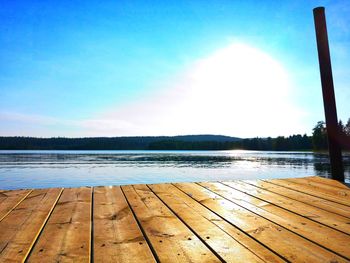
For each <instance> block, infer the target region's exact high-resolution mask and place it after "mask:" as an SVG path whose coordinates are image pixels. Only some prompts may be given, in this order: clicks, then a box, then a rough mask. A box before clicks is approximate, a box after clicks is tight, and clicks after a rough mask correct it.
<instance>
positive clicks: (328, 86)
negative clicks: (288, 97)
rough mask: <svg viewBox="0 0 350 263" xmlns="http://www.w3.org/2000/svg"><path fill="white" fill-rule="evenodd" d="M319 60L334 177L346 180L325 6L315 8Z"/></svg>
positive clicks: (342, 180)
mask: <svg viewBox="0 0 350 263" xmlns="http://www.w3.org/2000/svg"><path fill="white" fill-rule="evenodd" d="M313 13H314V21H315V30H316V40H317V50H318V60H319V64H320V74H321V83H322V94H323V105H324V112H325V115H326V126H327V134H328V149H329V158H330V162H331V170H332V178H333V179H335V180H338V181H341V182H344V170H343V160H342V153H341V147H340V142H339V135H340V134H339V126H338V118H337V108H336V104H335V96H334V87H333V76H332V66H331V58H330V53H329V46H328V35H327V26H326V17H325V10H324V7H317V8H315V9H314V10H313Z"/></svg>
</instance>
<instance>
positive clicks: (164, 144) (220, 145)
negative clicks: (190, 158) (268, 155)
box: [149, 134, 312, 151]
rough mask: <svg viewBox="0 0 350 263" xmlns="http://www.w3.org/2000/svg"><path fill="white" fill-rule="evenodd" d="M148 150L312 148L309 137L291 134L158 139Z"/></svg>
mask: <svg viewBox="0 0 350 263" xmlns="http://www.w3.org/2000/svg"><path fill="white" fill-rule="evenodd" d="M149 149H150V150H169V149H171V150H233V149H244V150H261V151H304V150H311V149H312V140H311V137H309V136H307V135H306V134H305V135H292V136H289V137H283V136H279V137H277V138H270V137H269V138H251V139H242V140H238V141H230V142H229V141H224V142H217V141H199V142H191V141H187V142H185V141H181V140H160V141H155V142H152V143H150V145H149Z"/></svg>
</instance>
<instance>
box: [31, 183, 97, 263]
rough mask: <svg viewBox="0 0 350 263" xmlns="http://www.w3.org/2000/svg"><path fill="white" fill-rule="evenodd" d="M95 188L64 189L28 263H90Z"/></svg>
mask: <svg viewBox="0 0 350 263" xmlns="http://www.w3.org/2000/svg"><path fill="white" fill-rule="evenodd" d="M90 223H91V188H89V187H81V188H68V189H64V191H63V193H62V195H61V197H60V199H59V201H58V203H57V204H56V207H55V209H54V210H53V212H52V214H51V216H50V218H49V220H48V222H47V224H46V226H45V228H44V229H43V231H42V233H41V235H40V236H39V238H38V241H37V242H36V244H35V245H34V248H33V250H32V252H31V253H30V255H29V258H28V262H42V260H43V259H44V260H45V261H46V262H89V261H90V237H91V224H90Z"/></svg>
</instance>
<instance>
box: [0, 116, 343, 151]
mask: <svg viewBox="0 0 350 263" xmlns="http://www.w3.org/2000/svg"><path fill="white" fill-rule="evenodd" d="M339 130H340V136H339V141H340V143H341V145H342V148H343V150H350V119H349V120H348V121H347V123H346V124H345V125H344V124H343V122H342V121H340V122H339ZM327 147H328V145H327V129H326V126H325V123H324V122H323V121H319V122H318V123H317V124H316V126H315V127H314V128H313V132H312V136H307V135H306V134H304V135H301V134H297V135H291V136H288V137H284V136H279V137H276V138H271V137H268V138H258V137H257V138H249V139H240V138H236V137H229V136H222V135H184V136H172V137H169V136H158V137H157V136H155V137H152V136H145V137H93V138H61V137H58V138H34V137H0V150H233V149H243V150H261V151H307V150H315V151H323V150H327Z"/></svg>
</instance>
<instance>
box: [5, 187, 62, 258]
mask: <svg viewBox="0 0 350 263" xmlns="http://www.w3.org/2000/svg"><path fill="white" fill-rule="evenodd" d="M60 193H61V189H57V188H52V189H42V190H34V191H32V192H31V194H30V195H29V196H27V197H26V198H25V199H24V200H23V201H22V202H21V203H20V204H19V205H18V206H17V207H16V208H15V209H14V210H13V211H12V212H11V213H10V214H9V215H8V216H7V217H5V218H4V220H2V221H1V222H0V229H1V231H0V262H8V261H13V262H21V261H23V260H24V259H25V258H26V256H27V254H28V253H29V251H30V249H31V248H32V246H33V244H34V242H35V240H36V238H37V236H38V235H39V233H40V231H41V229H42V227H43V226H44V224H45V222H46V220H47V218H48V217H49V215H50V212H51V211H52V209H53V207H54V206H55V204H56V202H57V200H58V197H59V196H60Z"/></svg>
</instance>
